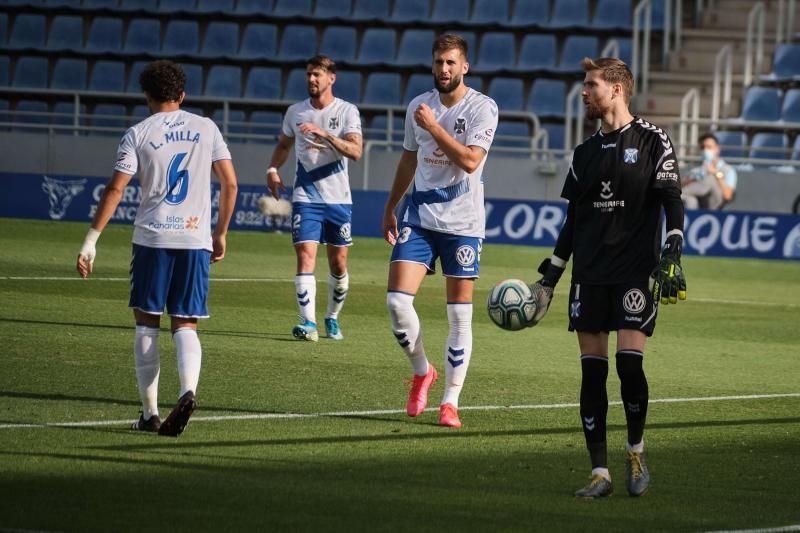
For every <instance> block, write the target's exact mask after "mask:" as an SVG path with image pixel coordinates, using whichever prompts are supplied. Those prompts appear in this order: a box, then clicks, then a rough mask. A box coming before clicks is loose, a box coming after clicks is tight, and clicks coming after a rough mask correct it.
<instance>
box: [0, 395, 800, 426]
mask: <svg viewBox="0 0 800 533" xmlns="http://www.w3.org/2000/svg"><path fill="white" fill-rule="evenodd" d="M771 398H800V392H787V393H776V394H749V395H738V396H706V397H701V398H661V399H656V400H650V403H690V402H721V401H731V400H764V399H771ZM609 405H622V402H619V401H614V402H609ZM575 407H580V404H578V403H543V404H530V405H466V406H462V407H459V409H460V410H461V411H503V410H508V411H511V410H534V409H568V408H575ZM436 410H438V408H437V407H429V408H428V409H426V411H436ZM403 413H405V410H404V409H376V410H372V411H334V412H329V413H258V414H256V413H254V414H249V415H218V416H194V417H192V422H195V421H197V422H224V421H227V420H279V419H291V418H326V417H339V418H346V417H350V416H360V417H370V416H379V415H399V414H403ZM134 421H135V420H91V421H84V422H45V423H42V424H0V429H19V428H52V427H54V428H59V427H67V428H75V427H98V426H125V425H128V426H129V425H130V424H132V423H133V422H134Z"/></svg>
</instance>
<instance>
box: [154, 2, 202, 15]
mask: <svg viewBox="0 0 800 533" xmlns="http://www.w3.org/2000/svg"><path fill="white" fill-rule="evenodd" d="M196 4H197V2H196V0H158V10H159V11H186V12H191V11H194V8H195V5H196Z"/></svg>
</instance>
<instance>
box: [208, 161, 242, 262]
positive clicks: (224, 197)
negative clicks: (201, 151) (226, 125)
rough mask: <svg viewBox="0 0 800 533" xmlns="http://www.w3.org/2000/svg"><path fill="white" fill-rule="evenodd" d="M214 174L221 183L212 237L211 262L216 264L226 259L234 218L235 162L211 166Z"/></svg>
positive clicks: (218, 163)
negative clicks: (229, 230)
mask: <svg viewBox="0 0 800 533" xmlns="http://www.w3.org/2000/svg"><path fill="white" fill-rule="evenodd" d="M211 168H212V169H213V170H214V174H216V175H217V179H219V183H220V196H219V211H218V213H217V225H216V226H215V227H214V233H213V234H212V235H211V239H212V248H213V250H212V252H211V262H212V263H216V262H217V261H221V260H222V259H223V258H224V257H225V248H226V239H225V236H226V235H227V234H228V226H229V225H230V222H231V217H232V216H233V208H234V206H235V205H236V191H237V190H238V186H237V184H236V171H235V170H234V169H233V161H231V160H230V159H220V160H219V161H214V163H213V164H212V165H211Z"/></svg>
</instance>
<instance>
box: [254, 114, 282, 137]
mask: <svg viewBox="0 0 800 533" xmlns="http://www.w3.org/2000/svg"><path fill="white" fill-rule="evenodd" d="M282 122H283V117H282V116H281V114H280V113H278V112H277V111H253V112H252V113H250V133H253V134H256V135H274V136H278V135H280V133H281V124H282ZM262 142H264V141H262Z"/></svg>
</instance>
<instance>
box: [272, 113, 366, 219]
mask: <svg viewBox="0 0 800 533" xmlns="http://www.w3.org/2000/svg"><path fill="white" fill-rule="evenodd" d="M304 122H310V123H312V124H314V125H316V126H318V127H319V128H321V129H323V130H325V131H329V132H331V133H332V134H333V135H335V136H337V137H341V138H344V136H345V135H348V134H350V133H357V134H359V135H361V117H360V116H359V114H358V108H356V106H354V105H353V104H351V103H349V102H345V101H344V100H342V99H340V98H334V99H333V102H331V103H330V104H328V105H327V106H325V107H324V108H323V109H317V108H315V107H314V106H313V105H311V99H310V98H307V99H305V100H303V101H302V102H298V103H296V104H293V105H291V106H289V109H288V110H287V111H286V116H285V117H284V118H283V134H284V135H286V136H287V137H290V138H293V139H294V153H295V155H296V157H297V173H296V174H295V178H294V193H293V194H292V201H293V202H304V203H315V204H320V203H323V204H352V203H353V199H352V196H351V195H350V177H349V175H348V173H347V158H346V157H345V156H343V155H342V154H340V153H339V152H338V151H336V149H334V148H333V146H331V145H330V144H328V143H327V142H325V141H322V142H315V141H314V136H313V135H311V136H305V135H303V134H302V133H301V132H300V124H303V123H304Z"/></svg>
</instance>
